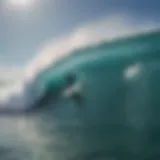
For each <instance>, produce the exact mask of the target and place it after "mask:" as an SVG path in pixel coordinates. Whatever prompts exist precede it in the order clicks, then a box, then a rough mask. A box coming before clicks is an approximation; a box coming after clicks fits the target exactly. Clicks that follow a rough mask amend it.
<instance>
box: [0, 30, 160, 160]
mask: <svg viewBox="0 0 160 160" xmlns="http://www.w3.org/2000/svg"><path fill="white" fill-rule="evenodd" d="M159 42H160V32H159V31H158V32H153V33H150V34H149V33H148V34H142V35H139V36H135V37H131V38H124V39H120V40H117V41H113V42H107V43H106V42H104V41H103V42H101V43H100V44H98V45H97V46H92V47H86V48H83V49H77V50H74V51H71V52H72V54H69V56H67V57H64V58H62V59H60V60H59V61H58V62H57V63H56V64H51V65H50V66H49V67H48V68H47V69H45V70H43V71H42V72H40V73H38V74H37V75H36V76H35V78H34V81H30V82H25V83H24V86H25V87H24V90H23V92H22V93H21V94H20V95H17V97H15V98H13V97H12V98H11V99H9V100H8V101H9V102H6V104H3V105H4V106H5V107H2V109H1V110H0V111H1V115H0V127H1V130H0V159H1V160H44V159H45V160H94V159H95V160H128V159H131V160H152V159H154V160H158V159H159V158H160V151H159V148H160V137H159V134H160V119H159V110H160V109H159V106H160V99H159V95H160V85H159V83H158V82H159V80H160V74H159V73H160V56H159V53H160V46H159ZM68 77H71V78H73V79H72V82H71V83H70V82H69V81H68V79H67V78H68ZM20 101H21V102H20ZM7 105H9V107H8V108H7ZM16 105H17V106H18V107H17V108H16V107H15V106H16ZM11 106H14V107H11Z"/></svg>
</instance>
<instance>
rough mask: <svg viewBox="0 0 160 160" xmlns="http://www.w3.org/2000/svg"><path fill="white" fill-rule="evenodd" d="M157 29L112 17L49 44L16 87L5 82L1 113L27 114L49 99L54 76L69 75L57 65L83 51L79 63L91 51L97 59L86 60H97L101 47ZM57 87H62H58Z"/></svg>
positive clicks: (142, 23) (0, 105)
mask: <svg viewBox="0 0 160 160" xmlns="http://www.w3.org/2000/svg"><path fill="white" fill-rule="evenodd" d="M157 28H159V24H155V23H153V22H145V21H143V22H141V23H139V22H136V21H135V20H133V19H132V18H130V17H127V16H124V15H121V16H117V15H114V16H113V15H112V16H110V17H108V18H106V19H103V20H99V21H96V22H94V23H90V24H89V25H85V26H83V27H80V28H78V29H76V30H75V31H74V32H72V33H71V34H70V35H68V36H64V37H62V38H60V39H59V40H57V41H56V43H54V42H53V43H49V45H46V46H45V47H43V48H42V49H41V51H40V52H38V54H37V56H36V57H35V59H33V60H32V61H31V62H30V63H29V64H28V65H27V66H26V67H25V69H24V75H23V77H22V78H21V79H20V80H19V81H16V82H15V83H14V85H12V86H10V85H8V83H10V82H7V81H3V82H2V83H1V84H2V88H3V87H4V89H1V90H2V91H1V92H3V91H4V92H3V94H2V95H3V96H1V97H0V108H1V109H0V110H1V112H3V111H4V112H6V111H7V112H8V111H9V112H24V111H25V110H27V109H30V108H31V107H32V106H33V105H35V104H36V103H38V101H40V100H42V99H45V97H46V95H47V94H46V93H47V91H48V85H49V82H50V81H51V82H52V83H53V81H54V80H55V79H54V78H53V77H54V76H53V74H54V75H58V74H60V73H61V72H62V71H63V72H66V73H67V70H64V68H66V67H57V66H58V65H59V64H61V63H63V60H65V59H67V58H68V57H69V58H68V59H70V57H72V56H74V55H78V52H80V53H81V55H82V56H81V60H80V59H79V60H78V62H79V63H81V62H82V61H84V56H85V55H86V53H87V51H88V49H89V48H92V52H95V56H94V57H93V56H92V57H91V56H90V55H88V57H86V58H85V59H87V60H89V59H90V60H93V59H95V60H96V59H97V54H98V53H97V52H98V51H97V50H98V49H100V48H99V46H100V45H103V44H105V43H106V42H110V41H115V40H116V39H119V38H120V39H123V37H127V36H131V37H132V36H133V35H134V36H135V35H138V34H139V33H143V32H144V33H148V32H150V31H152V30H155V29H157ZM104 56H107V54H104ZM73 62H75V61H72V63H73ZM72 63H67V65H70V66H71V67H73V64H72ZM75 63H76V62H75ZM63 64H65V63H63ZM71 64H72V65H71ZM62 68H63V69H62ZM68 68H69V67H68ZM51 77H52V78H51ZM55 77H56V76H55ZM56 79H57V78H56ZM46 80H48V81H46ZM55 83H59V86H60V87H62V86H63V85H62V84H64V83H65V82H64V81H63V80H62V79H61V81H59V80H57V82H55ZM56 85H57V86H58V84H56ZM57 90H59V88H58V89H57ZM40 102H41V101H40Z"/></svg>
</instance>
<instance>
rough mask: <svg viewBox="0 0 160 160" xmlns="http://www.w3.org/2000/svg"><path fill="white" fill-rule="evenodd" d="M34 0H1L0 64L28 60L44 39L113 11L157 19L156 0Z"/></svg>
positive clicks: (141, 18)
mask: <svg viewBox="0 0 160 160" xmlns="http://www.w3.org/2000/svg"><path fill="white" fill-rule="evenodd" d="M35 1H37V2H35V5H34V6H33V7H32V8H28V9H20V8H18V7H17V8H16V7H14V6H12V5H9V0H1V1H0V33H1V35H0V49H1V50H0V63H1V65H4V66H5V65H10V66H19V65H22V64H24V63H27V62H28V60H30V59H32V58H33V57H34V56H35V54H36V53H37V50H38V49H39V48H40V47H41V46H42V45H43V44H44V43H46V42H48V41H50V40H51V39H52V40H54V39H57V38H58V37H60V36H63V35H64V34H67V33H69V32H71V31H72V30H73V29H74V28H77V27H79V26H81V25H83V24H85V23H88V22H91V21H94V20H96V19H99V18H103V17H107V16H108V15H111V14H114V13H124V14H126V15H131V16H132V17H134V19H138V21H144V20H146V21H147V20H148V21H150V20H152V21H155V22H159V21H160V17H159V15H160V10H159V6H160V1H159V0H148V1H147V0H134V1H133V0H128V1H127V0H35ZM7 3H8V4H7ZM6 4H7V5H6ZM6 6H7V7H6ZM136 23H138V22H136Z"/></svg>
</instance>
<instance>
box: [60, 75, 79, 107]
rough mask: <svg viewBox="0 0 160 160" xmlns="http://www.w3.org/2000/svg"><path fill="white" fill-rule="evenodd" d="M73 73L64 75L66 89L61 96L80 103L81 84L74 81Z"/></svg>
mask: <svg viewBox="0 0 160 160" xmlns="http://www.w3.org/2000/svg"><path fill="white" fill-rule="evenodd" d="M76 80H77V79H76V76H75V75H67V76H66V77H65V82H66V89H65V90H64V92H63V96H64V97H66V98H70V99H72V100H73V101H74V102H75V103H76V104H79V105H80V104H81V103H82V95H81V89H82V88H81V84H80V83H78V82H76Z"/></svg>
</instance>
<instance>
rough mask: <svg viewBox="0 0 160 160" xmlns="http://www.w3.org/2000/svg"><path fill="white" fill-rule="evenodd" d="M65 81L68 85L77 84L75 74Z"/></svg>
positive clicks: (69, 75)
mask: <svg viewBox="0 0 160 160" xmlns="http://www.w3.org/2000/svg"><path fill="white" fill-rule="evenodd" d="M65 81H66V84H67V85H72V84H74V83H75V81H76V76H75V75H73V74H68V75H67V76H66V77H65Z"/></svg>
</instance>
